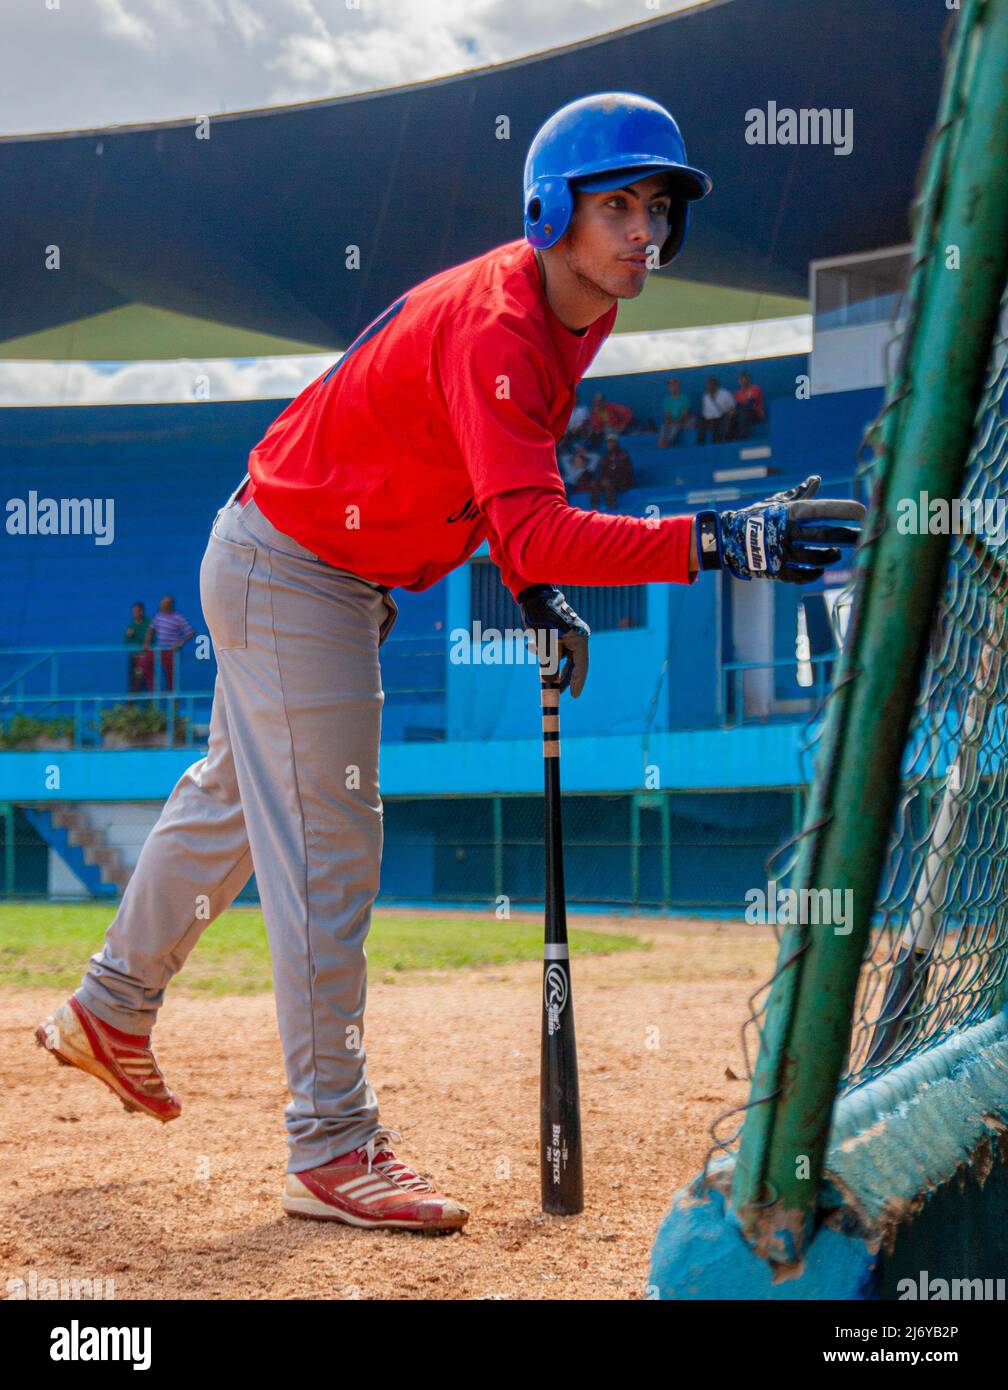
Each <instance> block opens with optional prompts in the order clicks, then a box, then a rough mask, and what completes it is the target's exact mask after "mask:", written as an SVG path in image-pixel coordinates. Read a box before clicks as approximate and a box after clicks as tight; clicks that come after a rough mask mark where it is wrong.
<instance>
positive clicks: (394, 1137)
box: [363, 1129, 434, 1192]
mask: <svg viewBox="0 0 1008 1390" xmlns="http://www.w3.org/2000/svg"><path fill="white" fill-rule="evenodd" d="M401 1142H402V1135H401V1134H400V1133H399V1131H398V1130H397V1129H380V1130H379V1131H378V1133H377V1134H375V1135H372V1137H371V1138H370V1139H369V1140H368V1141H367V1143H366V1144H365V1145H364V1146H363V1148H364V1152H365V1153H366V1154H367V1160H368V1172H369V1173H370V1172H372V1170H377V1171H378V1172H379V1173H381V1175H382V1177H384V1178H387V1179H388V1180H389V1182H391V1183H394V1184H395V1185H396V1187H401V1188H403V1189H404V1190H405V1191H407V1192H433V1191H434V1188H433V1187H432V1186H431V1184H430V1183H429V1182H428V1181H427V1179H426V1178H423V1177H421V1176H420V1174H419V1173H415V1172H414V1171H413V1169H412V1168H409V1167H407V1165H406V1164H405V1163H401V1162H400V1161H399V1159H398V1158H396V1156H395V1154H393V1153H392V1152H391V1145H392V1144H393V1143H401ZM386 1148H387V1149H389V1153H388V1156H387V1157H386V1158H377V1157H376V1155H377V1154H380V1153H382V1152H383V1151H384V1150H385V1149H386Z"/></svg>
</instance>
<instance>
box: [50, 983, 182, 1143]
mask: <svg viewBox="0 0 1008 1390" xmlns="http://www.w3.org/2000/svg"><path fill="white" fill-rule="evenodd" d="M35 1041H36V1042H37V1043H38V1045H39V1047H44V1048H46V1049H47V1050H48V1051H49V1052H51V1053H52V1054H53V1056H54V1057H55V1058H56V1060H57V1062H60V1063H61V1064H62V1065H63V1066H68V1067H77V1068H78V1069H79V1070H80V1071H86V1072H88V1073H89V1074H90V1075H91V1076H97V1078H98V1080H99V1081H104V1083H105V1085H106V1086H108V1087H109V1088H110V1089H111V1090H113V1091H115V1093H116V1095H117V1096H118V1097H119V1099H120V1100H121V1101H122V1103H123V1105H124V1106H125V1107H126V1109H127V1110H131V1111H138V1112H139V1113H141V1114H143V1115H153V1117H154V1119H155V1120H161V1121H162V1122H163V1123H165V1124H167V1123H168V1121H169V1120H174V1119H177V1117H178V1116H179V1115H180V1114H181V1113H182V1106H181V1105H180V1104H179V1100H178V1097H177V1096H175V1095H173V1094H172V1092H171V1091H169V1089H168V1086H167V1084H166V1083H165V1079H164V1077H163V1076H162V1075H161V1069H160V1068H159V1067H158V1064H157V1062H156V1061H155V1060H154V1053H153V1052H152V1050H151V1045H150V1038H148V1037H145V1036H143V1035H141V1034H137V1033H123V1032H122V1031H121V1030H120V1029H118V1028H113V1027H112V1026H111V1025H110V1024H108V1023H104V1022H102V1020H101V1019H100V1018H98V1017H97V1016H96V1015H95V1014H93V1013H92V1012H91V1010H90V1009H89V1008H87V1007H85V1005H83V1004H82V1003H81V1002H80V1000H79V999H77V998H76V997H75V996H73V995H71V997H70V998H69V999H68V1000H67V1002H66V1003H65V1004H61V1005H60V1006H59V1008H58V1009H57V1010H56V1012H55V1013H54V1014H52V1015H51V1016H50V1017H49V1018H47V1019H46V1020H45V1022H44V1023H40V1024H39V1026H38V1027H37V1028H36V1029H35Z"/></svg>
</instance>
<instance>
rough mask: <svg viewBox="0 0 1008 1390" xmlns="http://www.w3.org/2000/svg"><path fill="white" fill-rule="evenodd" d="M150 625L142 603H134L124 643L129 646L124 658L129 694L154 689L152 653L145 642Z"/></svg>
mask: <svg viewBox="0 0 1008 1390" xmlns="http://www.w3.org/2000/svg"><path fill="white" fill-rule="evenodd" d="M150 625H151V621H150V618H148V616H147V610H146V608H145V607H144V605H143V604H142V603H134V605H133V620H132V622H131V623H130V624H129V626H128V627H127V629H126V645H127V647H129V648H130V651H129V655H128V656H127V658H126V677H127V686H126V688H127V690H128V691H129V693H130V694H131V695H134V694H136V693H137V692H139V691H141V690H153V689H154V653H153V652H152V651H150V650H149V647H148V643H147V634H148V632H149V631H150Z"/></svg>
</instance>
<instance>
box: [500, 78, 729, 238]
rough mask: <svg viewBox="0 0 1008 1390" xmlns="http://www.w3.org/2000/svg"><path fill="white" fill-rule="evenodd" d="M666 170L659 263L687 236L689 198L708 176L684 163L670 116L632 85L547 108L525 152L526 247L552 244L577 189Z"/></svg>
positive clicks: (701, 192)
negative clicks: (664, 233) (665, 226)
mask: <svg viewBox="0 0 1008 1390" xmlns="http://www.w3.org/2000/svg"><path fill="white" fill-rule="evenodd" d="M663 172H667V173H668V175H669V191H670V192H671V194H672V207H671V210H670V212H669V235H668V237H667V238H666V240H665V242H664V243H663V245H662V248H661V253H660V255H659V264H660V265H668V263H669V261H671V260H673V259H674V258H675V257H676V256H678V254H679V252H680V251H681V250H682V248H683V244H684V243H685V241H686V229H687V227H688V226H689V207H690V203H692V202H695V201H696V200H697V199H698V198H703V197H705V196H706V195H707V194H708V193H709V192H710V190H711V187H712V184H711V180H710V179H709V178H708V176H707V175H706V174H705V173H704V172H703V171H702V170H701V169H694V168H693V167H692V166H691V165H689V164H687V163H686V146H685V144H684V143H683V138H682V135H681V134H680V133H679V127H678V126H677V125H676V123H675V121H674V120H673V118H672V116H671V115H670V114H669V112H668V111H666V110H665V108H664V106H660V105H659V104H658V102H656V101H651V100H650V99H649V98H648V97H641V96H636V95H635V94H634V93H633V92H600V93H598V94H596V95H595V96H590V97H581V99H580V100H579V101H572V102H569V103H568V104H567V105H566V106H562V107H561V108H560V110H559V111H556V112H554V114H553V115H552V116H550V118H549V120H548V121H547V122H546V123H545V125H543V126H542V127H541V128H540V129H539V131H538V133H537V134H536V137H535V139H534V140H533V141H532V144H531V146H530V147H529V152H528V155H527V157H526V159H525V236H526V238H527V240H528V241H529V243H530V244H531V245H532V246H536V247H539V248H540V249H541V250H545V249H546V247H549V246H555V245H556V243H557V242H558V241H559V240H560V238H561V237H562V236H563V234H564V233H565V232H566V230H567V228H568V226H569V225H570V220H571V214H572V213H573V211H574V193H575V191H576V190H577V189H584V190H585V191H586V192H591V193H602V192H605V191H606V190H608V189H616V188H625V187H626V186H627V184H630V183H634V182H636V180H637V179H643V178H646V177H647V175H648V174H659V173H663Z"/></svg>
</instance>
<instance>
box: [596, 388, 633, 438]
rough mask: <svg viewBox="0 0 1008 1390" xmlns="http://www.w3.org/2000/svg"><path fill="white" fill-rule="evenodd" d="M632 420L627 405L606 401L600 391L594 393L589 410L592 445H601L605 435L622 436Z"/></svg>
mask: <svg viewBox="0 0 1008 1390" xmlns="http://www.w3.org/2000/svg"><path fill="white" fill-rule="evenodd" d="M632 419H633V411H632V410H631V409H630V407H629V406H628V405H617V404H616V402H615V401H607V400H606V398H605V396H603V394H602V392H601V391H596V393H595V395H594V396H592V408H591V428H592V443H593V444H596V443H598V444H601V442H602V439H603V437H604V436H606V435H610V434H622V433H623V431H624V430H625V429H626V427H627V425H629V423H630V421H631V420H632Z"/></svg>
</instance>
